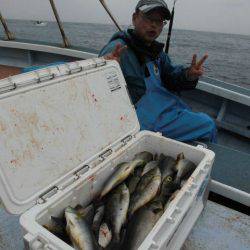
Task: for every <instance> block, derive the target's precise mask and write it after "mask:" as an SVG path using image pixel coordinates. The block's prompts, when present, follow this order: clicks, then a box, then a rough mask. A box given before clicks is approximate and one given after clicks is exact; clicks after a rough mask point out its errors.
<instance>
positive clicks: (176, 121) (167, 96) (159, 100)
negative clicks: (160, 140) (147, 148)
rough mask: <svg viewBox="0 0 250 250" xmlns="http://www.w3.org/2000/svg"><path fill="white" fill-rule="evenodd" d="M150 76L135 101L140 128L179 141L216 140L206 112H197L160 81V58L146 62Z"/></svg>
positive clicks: (213, 127)
mask: <svg viewBox="0 0 250 250" xmlns="http://www.w3.org/2000/svg"><path fill="white" fill-rule="evenodd" d="M146 66H147V68H148V70H149V73H150V76H149V77H145V79H144V80H145V84H146V93H145V94H144V95H143V96H142V98H141V99H140V100H139V101H138V102H137V104H136V112H137V116H138V119H139V122H140V126H141V130H151V131H155V132H161V133H162V134H163V135H164V136H166V137H169V138H173V139H176V140H179V141H192V140H197V139H205V140H209V141H211V142H215V141H216V127H215V124H214V122H213V120H212V119H211V118H210V117H209V116H208V115H206V114H204V113H194V112H192V111H191V109H190V108H189V107H188V106H187V105H186V104H185V103H184V102H183V101H182V100H181V99H180V98H179V97H177V96H176V95H174V94H172V93H171V92H169V91H168V90H167V89H166V88H165V87H164V86H163V84H162V81H161V74H160V71H161V68H160V61H159V60H157V61H154V62H153V61H151V62H148V63H147V64H146Z"/></svg>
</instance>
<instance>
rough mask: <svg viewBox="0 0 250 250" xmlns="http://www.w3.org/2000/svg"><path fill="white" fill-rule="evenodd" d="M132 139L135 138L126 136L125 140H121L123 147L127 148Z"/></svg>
mask: <svg viewBox="0 0 250 250" xmlns="http://www.w3.org/2000/svg"><path fill="white" fill-rule="evenodd" d="M132 138H133V136H132V135H128V136H126V137H125V138H123V139H122V140H121V143H122V145H123V146H126V145H127V143H128V142H129V141H131V140H132Z"/></svg>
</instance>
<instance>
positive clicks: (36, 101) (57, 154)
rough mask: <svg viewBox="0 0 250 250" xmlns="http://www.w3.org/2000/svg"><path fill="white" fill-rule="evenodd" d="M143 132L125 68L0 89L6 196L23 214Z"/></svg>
mask: <svg viewBox="0 0 250 250" xmlns="http://www.w3.org/2000/svg"><path fill="white" fill-rule="evenodd" d="M138 130H139V122H138V119H137V116H136V112H135V109H134V107H133V105H132V104H131V101H130V99H129V96H128V93H127V89H126V83H125V80H124V77H123V75H122V72H121V70H120V67H119V64H118V63H116V62H114V61H107V62H106V61H105V60H103V59H101V58H99V59H90V60H85V61H80V62H74V63H69V64H65V65H60V66H57V67H50V68H46V69H42V70H38V71H34V72H31V73H26V74H21V75H17V76H13V77H11V78H8V79H4V80H2V81H0V196H1V199H2V201H3V203H4V205H5V207H6V209H7V210H8V211H9V212H11V213H15V214H20V213H23V212H24V211H25V210H27V209H28V208H30V207H32V206H34V204H36V203H37V200H38V198H39V196H40V195H41V194H42V193H43V192H44V191H46V190H48V189H50V188H51V187H53V186H55V185H56V183H58V182H59V181H60V179H62V178H63V177H65V176H66V175H67V174H68V173H69V172H70V171H73V170H74V169H76V168H77V167H79V165H80V164H82V163H84V162H85V161H87V160H88V159H90V158H91V156H94V155H96V154H98V153H99V152H101V151H102V150H103V149H105V148H107V147H108V146H109V145H110V144H112V143H114V142H115V141H117V140H119V139H122V138H124V137H125V136H126V135H129V134H134V133H135V132H136V131H138Z"/></svg>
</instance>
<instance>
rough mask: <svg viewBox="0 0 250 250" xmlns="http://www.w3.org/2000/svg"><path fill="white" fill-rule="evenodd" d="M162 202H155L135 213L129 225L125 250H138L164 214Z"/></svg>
mask: <svg viewBox="0 0 250 250" xmlns="http://www.w3.org/2000/svg"><path fill="white" fill-rule="evenodd" d="M163 211H164V210H163V206H162V204H161V202H159V201H154V202H150V203H149V204H148V205H146V206H144V207H142V208H140V209H139V210H137V211H136V212H135V214H134V215H133V217H132V218H131V220H130V221H129V223H128V226H127V234H126V237H125V240H124V247H123V250H136V249H138V248H139V247H140V245H141V243H142V242H143V241H144V239H145V238H146V236H147V235H148V234H149V233H150V231H151V230H152V229H153V227H154V226H155V224H156V223H157V221H158V220H159V219H160V217H161V216H162V214H163Z"/></svg>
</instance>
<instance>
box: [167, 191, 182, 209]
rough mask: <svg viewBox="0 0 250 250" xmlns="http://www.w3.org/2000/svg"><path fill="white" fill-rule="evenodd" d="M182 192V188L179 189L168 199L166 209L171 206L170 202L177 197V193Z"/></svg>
mask: <svg viewBox="0 0 250 250" xmlns="http://www.w3.org/2000/svg"><path fill="white" fill-rule="evenodd" d="M179 192H180V189H177V190H176V191H175V192H174V193H173V194H172V195H171V196H170V198H169V199H168V201H167V202H166V204H165V206H164V211H165V210H166V209H167V208H168V207H169V205H170V203H171V202H172V201H173V200H174V199H175V197H176V196H177V194H178V193H179Z"/></svg>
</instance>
